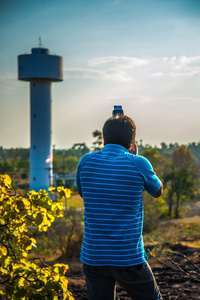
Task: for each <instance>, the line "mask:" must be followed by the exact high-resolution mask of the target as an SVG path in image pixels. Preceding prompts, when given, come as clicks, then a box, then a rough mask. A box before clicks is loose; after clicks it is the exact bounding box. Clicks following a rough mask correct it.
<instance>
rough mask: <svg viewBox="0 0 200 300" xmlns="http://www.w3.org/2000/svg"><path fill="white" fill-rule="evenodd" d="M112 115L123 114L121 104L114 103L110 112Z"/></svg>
mask: <svg viewBox="0 0 200 300" xmlns="http://www.w3.org/2000/svg"><path fill="white" fill-rule="evenodd" d="M112 115H113V117H114V116H116V115H124V112H123V110H122V106H121V105H114V110H113V112H112Z"/></svg>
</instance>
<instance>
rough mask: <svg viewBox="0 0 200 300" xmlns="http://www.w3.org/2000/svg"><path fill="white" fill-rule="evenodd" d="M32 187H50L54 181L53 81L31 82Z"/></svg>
mask: <svg viewBox="0 0 200 300" xmlns="http://www.w3.org/2000/svg"><path fill="white" fill-rule="evenodd" d="M30 100H31V101H30V106H31V107H30V120H31V146H30V189H34V190H39V189H41V188H43V189H48V187H49V186H50V185H51V181H52V162H51V161H50V162H49V163H46V161H47V158H48V157H50V158H52V148H51V82H50V81H47V80H34V81H31V83H30Z"/></svg>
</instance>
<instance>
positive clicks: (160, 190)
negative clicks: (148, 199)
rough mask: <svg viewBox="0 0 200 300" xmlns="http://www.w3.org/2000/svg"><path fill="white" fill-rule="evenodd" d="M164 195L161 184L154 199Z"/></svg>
mask: <svg viewBox="0 0 200 300" xmlns="http://www.w3.org/2000/svg"><path fill="white" fill-rule="evenodd" d="M162 193H163V184H162V182H161V184H160V188H159V190H158V191H157V193H155V194H153V195H152V197H154V198H158V197H160V196H161V195H162Z"/></svg>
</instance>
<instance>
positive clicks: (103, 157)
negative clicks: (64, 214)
mask: <svg viewBox="0 0 200 300" xmlns="http://www.w3.org/2000/svg"><path fill="white" fill-rule="evenodd" d="M135 132H136V127H135V124H134V122H133V121H132V120H131V119H130V118H129V117H127V116H124V115H120V116H119V115H116V116H113V117H111V118H110V119H108V120H107V121H106V122H105V124H104V127H103V137H104V148H103V150H102V151H99V152H94V153H90V154H86V155H84V156H83V157H82V159H81V161H80V163H79V165H78V168H77V178H76V184H77V189H78V192H79V194H80V195H81V196H82V197H83V200H84V209H85V212H84V237H83V243H82V248H81V253H80V259H81V261H82V262H83V264H84V265H83V269H84V273H85V275H86V284H87V289H88V299H89V300H100V299H101V300H113V299H115V297H116V282H118V283H119V284H120V285H121V286H122V287H123V288H124V289H125V290H126V292H127V293H128V294H129V296H130V297H131V298H132V299H135V300H150V299H152V300H153V299H154V300H158V299H162V296H161V294H160V292H159V289H158V286H157V284H156V281H155V278H154V276H153V274H152V271H151V269H150V267H149V265H148V263H147V258H146V254H145V251H144V246H143V238H142V228H143V202H142V192H143V190H144V189H145V190H146V191H147V192H148V193H149V194H151V195H152V196H153V197H159V196H160V195H161V193H162V183H161V182H160V180H159V179H158V177H157V176H156V174H155V173H154V171H153V168H152V166H151V164H150V162H149V161H148V160H147V159H146V158H144V157H142V156H137V155H136V152H137V149H136V146H135Z"/></svg>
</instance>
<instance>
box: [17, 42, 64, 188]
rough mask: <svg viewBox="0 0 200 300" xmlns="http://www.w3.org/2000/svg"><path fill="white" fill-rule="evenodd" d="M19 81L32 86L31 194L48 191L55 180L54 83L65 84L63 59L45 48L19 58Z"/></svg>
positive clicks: (34, 49) (33, 49)
mask: <svg viewBox="0 0 200 300" xmlns="http://www.w3.org/2000/svg"><path fill="white" fill-rule="evenodd" d="M18 79H19V80H24V81H29V82H30V120H31V146H30V190H32V189H34V190H36V191H39V190H40V189H48V187H49V186H50V185H51V178H52V147H51V82H56V81H62V80H63V59H62V57H61V56H57V55H51V54H50V53H49V50H48V49H46V48H43V47H38V48H32V49H31V53H30V54H22V55H19V56H18Z"/></svg>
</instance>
